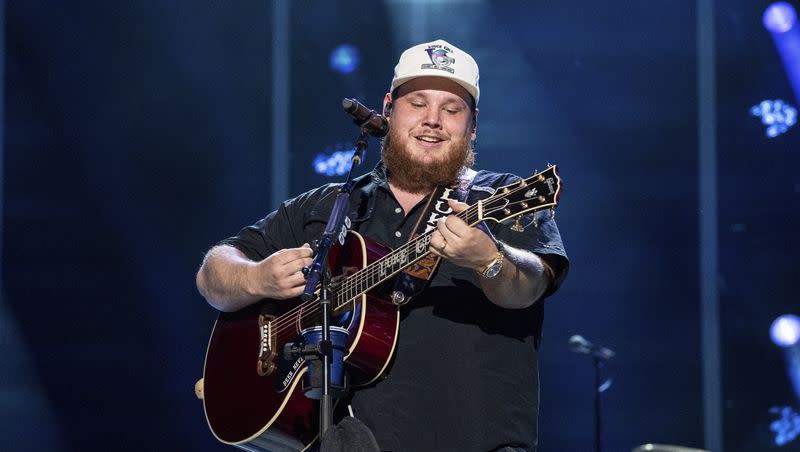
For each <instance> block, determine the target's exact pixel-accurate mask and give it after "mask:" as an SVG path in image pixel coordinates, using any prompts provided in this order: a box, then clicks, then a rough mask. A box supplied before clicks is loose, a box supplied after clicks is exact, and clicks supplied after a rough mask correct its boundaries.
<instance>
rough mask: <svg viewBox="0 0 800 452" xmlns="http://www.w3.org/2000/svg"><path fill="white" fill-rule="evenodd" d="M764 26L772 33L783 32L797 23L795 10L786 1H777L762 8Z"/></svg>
mask: <svg viewBox="0 0 800 452" xmlns="http://www.w3.org/2000/svg"><path fill="white" fill-rule="evenodd" d="M762 20H763V22H764V26H765V27H766V28H767V30H769V31H771V32H772V33H785V32H787V31H789V30H791V29H792V27H794V25H795V24H796V23H797V12H796V11H795V10H794V7H792V5H790V4H788V3H786V2H777V3H773V4H771V5H769V6H768V7H767V9H766V10H764V16H763V17H762Z"/></svg>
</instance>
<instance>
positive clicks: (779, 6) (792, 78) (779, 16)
mask: <svg viewBox="0 0 800 452" xmlns="http://www.w3.org/2000/svg"><path fill="white" fill-rule="evenodd" d="M763 22H764V27H765V28H766V29H767V30H768V31H769V32H770V34H771V35H772V42H774V43H775V47H776V48H777V49H778V54H779V55H780V56H781V60H782V61H783V69H784V71H786V76H787V77H788V78H789V83H790V84H791V86H792V90H794V95H795V100H796V101H798V102H800V27H798V26H796V25H797V11H795V9H794V7H793V6H792V5H790V4H788V3H786V2H777V3H773V4H772V5H770V6H769V7H767V9H766V10H765V11H764V16H763Z"/></svg>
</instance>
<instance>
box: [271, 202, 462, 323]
mask: <svg viewBox="0 0 800 452" xmlns="http://www.w3.org/2000/svg"><path fill="white" fill-rule="evenodd" d="M472 208H475V210H476V212H472V213H474V214H475V215H476V217H477V205H475V206H471V207H470V208H468V209H466V210H465V211H464V212H463V213H465V215H464V216H465V217H466V218H462V220H465V219H469V217H470V216H471V213H470V212H469V211H470V210H472ZM459 217H460V214H459ZM432 235H433V230H431V231H428V232H427V233H424V234H422V235H420V236H419V237H418V238H417V239H415V240H412V241H411V242H408V243H405V244H403V245H402V246H400V247H398V248H397V249H396V250H394V251H392V252H390V253H389V254H387V255H385V256H382V257H381V258H379V259H377V260H375V262H372V263H371V264H369V265H368V266H367V267H365V268H363V269H360V270H359V271H357V272H355V273H353V274H352V275H350V276H349V277H348V278H347V279H346V280H345V281H346V282H347V283H346V284H345V283H343V284H342V286H341V289H340V290H339V291H338V292H336V298H337V300H336V302H337V303H336V306H335V307H334V310H336V309H339V308H341V307H343V306H344V305H346V304H347V303H349V302H351V301H352V300H354V299H356V298H357V297H358V296H360V295H361V294H362V293H363V292H367V291H368V290H369V289H366V290H364V291H359V290H358V287H359V285H360V284H363V283H368V282H369V280H370V277H374V276H376V275H377V276H379V275H380V274H379V273H378V272H376V271H374V268H377V267H379V266H380V265H381V264H380V262H383V261H386V260H387V259H389V258H391V256H392V255H394V254H403V253H407V252H408V251H409V249H410V248H412V246H411V245H414V246H413V249H416V247H417V246H416V244H417V243H418V242H426V241H427V242H428V243H429V242H430V238H431V236H432ZM425 249H426V250H427V247H426V248H425ZM429 253H430V251H425V252H423V253H422V254H421V255H419V256H417V258H416V260H419V259H422V258H424V257H425V256H427V255H428V254H429ZM411 260H412V261H413V260H415V259H411ZM371 267H373V268H371ZM404 268H405V267H401V268H400V269H397V270H395V271H393V272H387V275H389V276H387V277H386V278H385V279H388V278H390V277H391V276H393V275H394V274H395V273H399V272H400V271H402V270H403V269H404ZM348 281H349V282H348ZM381 282H382V281H381ZM374 285H376V284H373V286H374ZM370 288H371V287H370ZM351 292H356V293H355V294H353V295H351V294H350V293H351ZM342 294H347V296H346V297H341V296H340V295H342ZM343 300H344V301H343ZM309 306H311V307H312V310H309V311H306V312H302V313H301V314H300V315H301V317H300V322H301V323H302V320H303V319H304V318H308V317H310V316H312V315H315V314H316V313H317V312H318V311H319V303H317V300H310V301H307V302H303V303H301V304H300V305H298V306H296V307H295V308H293V309H291V310H289V311H287V312H286V313H284V314H282V315H281V316H279V317H277V318H275V319H274V320H272V323H273V324H275V325H277V327H276V328H275V331H276V334H278V333H280V332H281V331H283V330H284V329H286V328H287V327H290V328H293V327H294V326H295V325H296V324H297V321H298V319H297V318H296V316H295V315H293V314H296V313H297V312H296V311H303V309H304V308H306V307H309ZM314 308H316V309H314ZM284 317H286V318H284ZM282 318H284V319H282Z"/></svg>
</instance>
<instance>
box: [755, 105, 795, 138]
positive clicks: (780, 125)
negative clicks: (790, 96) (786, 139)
mask: <svg viewBox="0 0 800 452" xmlns="http://www.w3.org/2000/svg"><path fill="white" fill-rule="evenodd" d="M750 114H751V115H753V116H755V117H760V118H761V124H764V125H765V126H767V130H766V132H765V133H766V134H767V137H769V138H775V137H777V136H778V135H780V134H782V133H785V132H786V131H787V130H789V128H790V127H792V126H793V125H795V124H797V109H796V108H794V107H792V106H791V105H789V104H787V103H786V102H784V101H782V100H780V99H776V100H762V101H761V102H760V103H759V104H758V105H754V106H752V107H750Z"/></svg>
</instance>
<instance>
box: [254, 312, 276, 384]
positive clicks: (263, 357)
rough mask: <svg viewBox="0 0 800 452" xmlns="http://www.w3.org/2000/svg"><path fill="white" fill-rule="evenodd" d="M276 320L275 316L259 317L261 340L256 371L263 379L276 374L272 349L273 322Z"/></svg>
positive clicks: (262, 315)
mask: <svg viewBox="0 0 800 452" xmlns="http://www.w3.org/2000/svg"><path fill="white" fill-rule="evenodd" d="M274 319H275V316H274V315H268V314H259V316H258V331H259V334H260V336H261V340H260V344H259V349H258V362H257V366H256V371H257V372H258V375H260V376H262V377H266V376H267V375H269V374H271V373H272V372H275V352H274V351H273V347H272V320H274Z"/></svg>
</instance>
